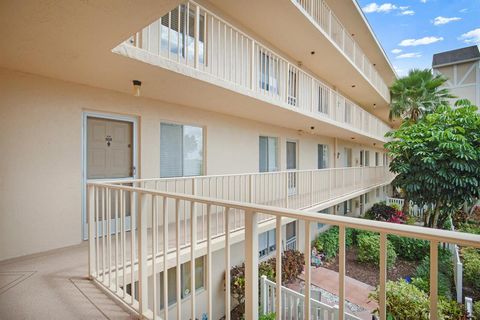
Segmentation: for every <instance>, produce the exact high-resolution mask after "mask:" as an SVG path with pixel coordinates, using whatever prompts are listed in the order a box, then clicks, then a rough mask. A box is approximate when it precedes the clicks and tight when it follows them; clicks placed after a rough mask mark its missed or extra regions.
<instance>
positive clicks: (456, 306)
mask: <svg viewBox="0 0 480 320" xmlns="http://www.w3.org/2000/svg"><path fill="white" fill-rule="evenodd" d="M438 313H439V314H440V319H451V320H461V319H466V314H467V310H466V309H465V306H464V305H463V304H460V303H458V302H457V301H455V300H449V299H445V298H444V297H440V298H439V299H438Z"/></svg>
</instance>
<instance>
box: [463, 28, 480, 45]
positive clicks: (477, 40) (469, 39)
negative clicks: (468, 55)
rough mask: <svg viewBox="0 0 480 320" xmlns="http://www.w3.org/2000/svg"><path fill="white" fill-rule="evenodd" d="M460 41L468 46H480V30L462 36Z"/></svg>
mask: <svg viewBox="0 0 480 320" xmlns="http://www.w3.org/2000/svg"><path fill="white" fill-rule="evenodd" d="M459 40H463V42H465V43H468V44H480V28H477V29H473V30H470V31H468V32H467V33H464V34H462V35H461V36H460V38H459Z"/></svg>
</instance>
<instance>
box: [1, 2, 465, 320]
mask: <svg viewBox="0 0 480 320" xmlns="http://www.w3.org/2000/svg"><path fill="white" fill-rule="evenodd" d="M2 7H4V8H2V10H0V11H1V12H2V16H3V17H2V18H5V19H3V20H4V21H6V27H5V28H4V29H3V30H2V31H1V32H2V35H3V36H4V39H7V40H8V41H6V42H8V44H9V45H8V46H5V50H2V52H1V53H0V61H2V62H0V63H1V69H0V79H1V80H0V81H1V87H2V90H1V91H0V97H1V99H0V101H1V117H0V119H1V120H0V128H1V135H0V137H1V138H0V141H1V146H2V150H3V152H5V153H4V155H5V156H2V164H1V167H0V170H1V171H0V174H1V177H2V192H1V196H0V210H1V217H0V219H1V223H0V234H1V245H0V261H2V260H4V261H5V260H9V259H15V258H18V257H23V256H27V255H32V254H39V253H42V252H45V251H49V250H54V249H58V248H63V247H68V246H72V245H77V244H79V243H82V242H84V241H85V242H88V245H87V246H88V249H89V253H88V267H89V270H88V275H89V276H90V277H91V279H92V281H93V282H95V283H96V284H97V285H98V286H100V287H101V288H102V289H104V290H105V291H107V292H110V298H111V299H114V300H118V302H119V303H122V304H123V305H125V307H126V308H127V309H129V310H130V311H131V312H133V313H134V314H136V315H139V316H141V317H147V318H154V317H160V318H162V319H164V318H172V319H175V318H176V319H189V318H194V317H196V318H198V319H201V318H202V317H204V316H208V318H209V319H219V318H221V317H223V316H225V315H226V317H227V319H228V318H229V314H228V312H227V311H226V310H231V308H232V307H233V305H232V301H231V299H230V298H227V297H229V296H230V295H229V289H230V287H229V284H228V282H224V277H225V276H226V277H227V278H228V275H229V273H228V272H229V269H230V267H231V266H234V265H238V264H241V263H243V262H245V265H246V275H247V280H248V279H257V278H258V274H256V271H255V268H256V265H257V264H258V262H259V261H261V260H262V259H267V258H268V257H272V256H277V257H279V255H280V254H281V252H282V251H283V250H286V249H297V250H301V251H304V252H307V253H309V252H310V249H311V248H310V241H311V240H313V239H314V238H315V236H316V235H317V234H318V233H319V232H321V231H322V230H325V228H328V225H329V223H330V224H331V225H343V229H342V230H343V231H344V228H345V224H344V223H347V222H344V221H348V223H352V221H354V220H341V219H343V218H344V217H338V216H358V215H360V214H361V213H362V212H364V211H365V210H367V209H368V207H369V206H371V205H372V204H373V203H375V202H378V201H380V200H383V199H385V197H386V195H387V194H388V192H389V184H390V182H391V180H392V178H393V176H392V175H391V174H390V173H389V171H388V157H387V156H386V153H385V150H384V149H383V144H384V143H385V142H386V141H387V139H386V138H385V137H384V134H385V133H386V132H387V131H389V130H390V129H391V124H390V123H388V122H387V119H388V103H389V92H388V85H389V84H390V83H391V82H392V81H393V80H394V79H395V73H394V71H393V68H392V67H391V65H390V63H389V61H388V59H387V58H386V56H385V54H384V52H383V50H382V48H381V46H380V45H379V43H378V41H377V39H376V38H375V35H374V34H373V32H372V31H371V30H370V27H369V25H368V23H367V22H366V20H365V18H364V16H363V14H362V13H361V10H360V9H359V7H358V4H357V3H356V2H355V1H350V0H345V1H322V0H315V1H303V0H292V1H290V0H285V1H273V0H271V1H247V2H246V3H244V2H240V1H221V0H218V1H217V0H212V1H195V2H194V1H188V2H179V1H175V0H168V1H167V0H165V1H151V2H146V3H141V4H140V3H136V2H131V1H127V0H122V1H119V2H118V1H105V2H102V3H100V4H99V3H97V4H92V3H87V2H78V3H72V4H68V5H66V4H65V5H63V4H60V3H58V4H57V5H56V6H53V7H49V6H47V5H46V4H44V3H40V2H35V1H31V2H27V3H26V4H23V5H20V4H18V3H15V2H13V1H12V2H7V3H4V4H2ZM22 17H29V19H28V22H25V21H24V19H23V18H22ZM134 80H135V82H133V81H134ZM139 82H140V83H139ZM132 91H133V93H132ZM282 210H283V211H282ZM293 210H297V211H296V214H294V212H293ZM299 214H300V215H299ZM297 215H299V216H298V217H297ZM325 217H326V218H325ZM300 218H301V219H300ZM337 219H340V220H337ZM345 219H348V218H345ZM314 221H316V222H314ZM342 221H343V222H342ZM358 223H359V225H355V223H353V224H352V225H351V226H352V227H355V226H357V227H358V226H362V222H358ZM379 225H380V226H381V225H382V224H379ZM226 226H228V228H227V227H226ZM363 227H365V228H369V226H366V225H363ZM370 227H371V226H370ZM382 228H387V229H385V230H387V231H386V232H387V233H388V232H392V233H394V232H396V231H395V230H393V229H392V230H390V229H388V228H389V227H385V226H384V225H383V227H382ZM276 230H281V232H276ZM415 232H418V231H412V234H415ZM407 233H408V232H407ZM26 234H28V237H26V236H25V235H26ZM409 234H410V233H409ZM420 236H424V237H425V235H421V234H420ZM432 237H433V236H432ZM432 239H433V238H432ZM434 240H435V239H434ZM434 240H432V241H434ZM459 241H462V240H461V239H460V240H459ZM463 241H467V240H465V239H464V240H463ZM278 248H281V250H278ZM165 252H166V254H164V253H165ZM306 256H307V257H309V256H310V255H309V254H307V255H306ZM343 256H344V255H343ZM308 259H309V258H308ZM277 260H280V259H277ZM192 261H195V262H194V263H193V264H192V263H191V262H192ZM308 261H309V260H308ZM308 265H309V263H308ZM165 266H166V269H167V270H168V271H167V272H164V270H165ZM307 269H308V268H307ZM383 276H385V274H383ZM252 277H253V278H252ZM344 277H345V270H344V268H343V269H341V270H340V277H339V279H340V282H341V283H342V281H344ZM342 279H343V280H342ZM306 281H307V285H309V281H310V280H308V277H307V280H306ZM251 283H256V282H255V280H251V281H250V280H248V282H247V294H246V296H247V315H246V317H247V319H253V318H257V317H258V316H259V312H258V310H257V307H256V306H258V294H256V293H258V287H257V286H255V285H252V284H251ZM277 288H278V289H275V290H282V289H281V286H277ZM384 289H385V288H384V287H383V290H384ZM275 292H277V294H278V293H279V292H280V291H275ZM272 294H273V291H272ZM344 294H345V293H344V291H341V292H340V299H342V301H344ZM271 297H273V296H271ZM276 300H281V299H276ZM434 300H435V301H436V299H434ZM179 301H180V303H179ZM302 303H303V302H302ZM166 305H168V307H167V308H166V307H165V306H166ZM305 305H306V307H305ZM309 305H310V292H309V291H308V290H307V291H306V292H305V303H304V304H303V306H304V307H302V308H304V311H303V312H304V313H302V317H304V318H308V317H309V312H310V308H309V307H308V306H309ZM278 306H279V305H278V304H277V307H278ZM302 308H300V309H302ZM322 308H325V309H324V311H325V312H330V313H332V314H333V313H334V312H335V311H334V308H333V307H332V306H330V307H328V306H327V307H325V306H324V307H322ZM434 308H436V304H435V306H434ZM297 309H298V305H297ZM320 309H321V308H320V307H318V310H320ZM302 310H303V309H302ZM322 310H323V309H322ZM338 310H339V311H338ZM4 312H6V309H4ZM336 312H337V315H338V317H339V318H341V319H343V318H344V317H346V318H349V317H351V318H352V319H355V317H353V316H352V315H348V314H347V313H345V309H344V306H343V305H342V304H340V306H339V307H337V311H336ZM383 316H384V314H383Z"/></svg>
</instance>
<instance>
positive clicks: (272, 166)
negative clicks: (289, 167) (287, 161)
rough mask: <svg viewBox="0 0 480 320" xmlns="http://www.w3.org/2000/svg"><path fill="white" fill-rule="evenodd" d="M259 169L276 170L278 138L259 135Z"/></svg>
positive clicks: (263, 170)
mask: <svg viewBox="0 0 480 320" xmlns="http://www.w3.org/2000/svg"><path fill="white" fill-rule="evenodd" d="M259 170H260V172H270V171H277V170H278V138H275V137H265V136H260V139H259Z"/></svg>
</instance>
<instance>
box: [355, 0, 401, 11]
mask: <svg viewBox="0 0 480 320" xmlns="http://www.w3.org/2000/svg"><path fill="white" fill-rule="evenodd" d="M397 9H398V7H397V6H396V5H394V4H392V3H388V2H387V3H382V4H380V5H378V4H377V3H376V2H372V3H369V4H367V5H366V6H365V7H363V8H362V10H363V12H365V13H373V12H383V13H389V12H390V11H392V10H397Z"/></svg>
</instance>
